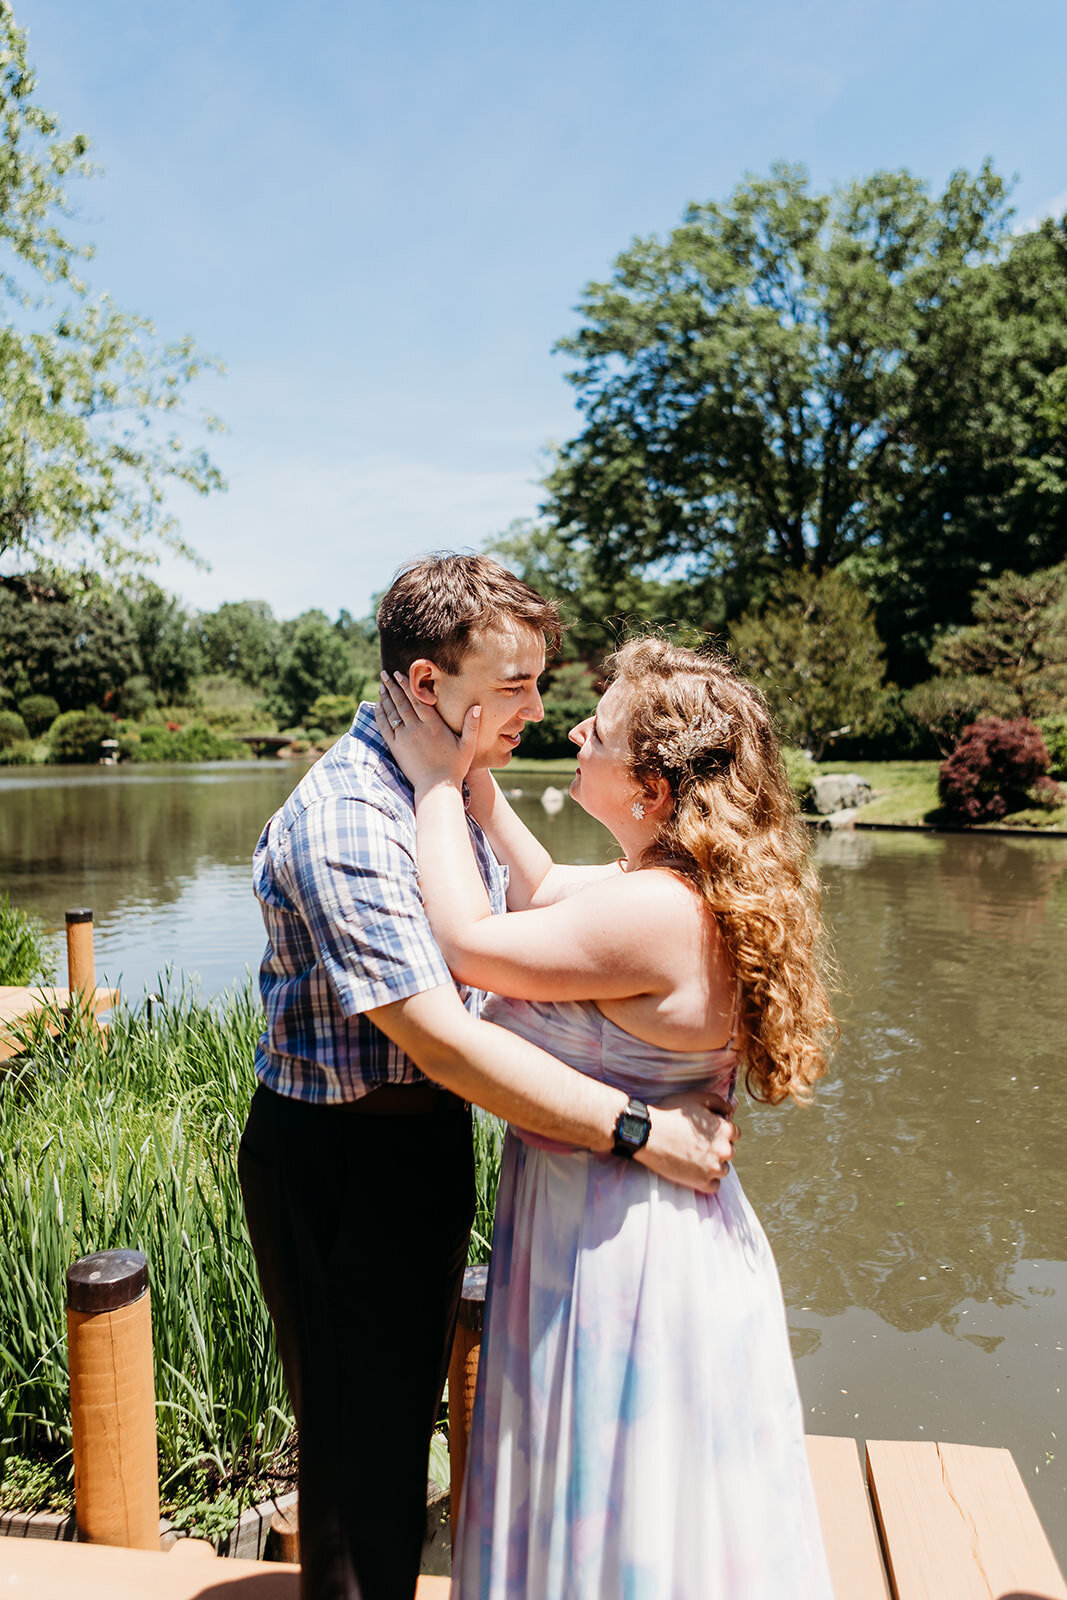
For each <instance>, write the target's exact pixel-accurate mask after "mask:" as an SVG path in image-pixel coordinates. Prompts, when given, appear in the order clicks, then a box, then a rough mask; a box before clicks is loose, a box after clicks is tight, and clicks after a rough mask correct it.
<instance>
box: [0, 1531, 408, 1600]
mask: <svg viewBox="0 0 1067 1600" xmlns="http://www.w3.org/2000/svg"><path fill="white" fill-rule="evenodd" d="M229 1588H232V1589H233V1597H234V1600H299V1596H300V1568H299V1567H289V1566H283V1565H282V1564H281V1563H279V1562H266V1561H218V1560H214V1559H212V1558H211V1557H210V1556H209V1555H207V1556H204V1557H200V1558H198V1557H197V1556H195V1555H192V1554H188V1555H187V1554H184V1553H183V1554H182V1555H179V1556H175V1555H172V1554H170V1553H167V1554H165V1555H156V1554H155V1552H154V1551H150V1550H116V1549H111V1548H109V1547H108V1546H106V1545H100V1544H58V1543H57V1544H53V1543H50V1542H45V1541H44V1540H37V1539H3V1538H0V1590H2V1592H3V1593H4V1594H5V1595H8V1594H10V1595H12V1596H16V1595H18V1596H23V1595H24V1596H26V1600H29V1597H30V1596H32V1600H225V1591H226V1590H227V1589H229ZM419 1600H422V1596H421V1595H420V1597H419Z"/></svg>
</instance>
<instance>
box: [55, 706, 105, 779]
mask: <svg viewBox="0 0 1067 1600" xmlns="http://www.w3.org/2000/svg"><path fill="white" fill-rule="evenodd" d="M114 737H115V724H114V722H113V721H112V719H111V718H110V717H109V716H107V715H105V713H104V712H103V711H101V710H100V709H99V707H97V706H90V707H89V709H88V711H64V712H63V714H62V716H59V717H57V718H56V720H55V721H54V722H53V724H52V726H51V727H50V728H49V730H48V746H49V756H50V759H51V760H52V761H53V762H55V763H56V764H57V765H62V764H63V763H65V762H74V763H78V764H86V763H92V762H94V761H99V760H100V755H101V751H100V745H101V741H102V740H104V739H114Z"/></svg>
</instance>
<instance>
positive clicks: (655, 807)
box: [642, 778, 671, 817]
mask: <svg viewBox="0 0 1067 1600" xmlns="http://www.w3.org/2000/svg"><path fill="white" fill-rule="evenodd" d="M642 793H643V795H644V804H645V814H646V815H647V816H659V817H665V816H666V815H667V812H668V811H669V810H670V809H671V786H670V784H669V783H668V782H667V780H666V778H649V779H648V781H647V782H646V783H645V784H644V786H643V789H642Z"/></svg>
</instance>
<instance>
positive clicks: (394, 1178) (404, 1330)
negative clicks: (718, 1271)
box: [238, 1087, 474, 1600]
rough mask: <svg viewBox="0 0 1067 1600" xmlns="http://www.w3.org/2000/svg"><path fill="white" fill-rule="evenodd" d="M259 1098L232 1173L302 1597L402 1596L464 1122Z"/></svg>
mask: <svg viewBox="0 0 1067 1600" xmlns="http://www.w3.org/2000/svg"><path fill="white" fill-rule="evenodd" d="M443 1105H444V1109H442V1110H438V1111H436V1112H434V1113H432V1114H426V1115H418V1116H365V1115H358V1114H353V1113H351V1112H348V1111H345V1110H344V1109H342V1108H336V1107H328V1106H313V1105H306V1104H303V1103H301V1102H299V1101H296V1100H292V1099H289V1098H287V1097H285V1096H281V1095H276V1094H272V1093H271V1092H270V1091H269V1090H267V1089H264V1088H262V1087H260V1088H259V1089H258V1090H257V1091H256V1094H255V1097H254V1099H253V1101H252V1108H251V1111H250V1113H249V1117H248V1123H247V1126H246V1127H245V1131H244V1136H243V1138H242V1140H241V1147H240V1153H239V1156H238V1171H239V1174H240V1179H241V1190H242V1193H243V1195H244V1202H245V1213H246V1216H247V1218H248V1230H249V1233H250V1235H251V1238H252V1247H253V1249H254V1251H255V1255H256V1264H257V1266H258V1268H259V1276H260V1282H261V1284H262V1286H263V1294H264V1297H265V1299H266V1301H267V1305H268V1307H269V1309H270V1314H271V1317H272V1318H273V1320H274V1328H275V1333H276V1335H277V1339H278V1348H279V1351H280V1353H281V1358H282V1365H283V1367H284V1369H285V1377H286V1382H287V1384H288V1387H289V1396H290V1399H291V1401H292V1404H293V1410H294V1413H295V1416H296V1422H297V1428H298V1430H299V1441H300V1476H299V1489H300V1554H301V1565H302V1568H303V1577H302V1582H301V1595H302V1597H303V1600H412V1596H413V1595H414V1593H415V1585H416V1582H417V1580H418V1571H419V1558H420V1554H421V1551H422V1543H423V1538H424V1534H425V1528H426V1461H427V1455H428V1452H429V1444H430V1436H431V1434H432V1432H433V1425H434V1420H435V1418H436V1415H437V1408H438V1405H439V1404H440V1398H441V1391H442V1389H443V1387H444V1381H445V1376H446V1374H447V1371H448V1355H449V1350H450V1348H451V1344H452V1336H453V1334H454V1332H455V1324H456V1313H457V1308H458V1305H459V1296H460V1291H461V1287H462V1281H463V1268H464V1265H465V1263H466V1259H467V1239H468V1235H469V1233H470V1226H471V1221H472V1219H473V1215H474V1161H473V1153H472V1149H471V1132H470V1113H469V1111H468V1110H467V1109H466V1108H465V1107H464V1106H463V1105H462V1104H461V1103H460V1102H459V1101H455V1100H451V1099H448V1100H446V1101H444V1102H443Z"/></svg>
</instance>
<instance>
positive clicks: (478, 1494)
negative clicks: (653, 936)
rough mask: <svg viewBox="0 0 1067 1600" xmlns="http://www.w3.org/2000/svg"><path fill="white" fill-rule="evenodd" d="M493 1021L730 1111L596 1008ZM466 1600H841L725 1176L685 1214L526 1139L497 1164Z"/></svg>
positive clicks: (771, 1272) (749, 1224)
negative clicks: (693, 1091)
mask: <svg viewBox="0 0 1067 1600" xmlns="http://www.w3.org/2000/svg"><path fill="white" fill-rule="evenodd" d="M486 1015H487V1016H488V1017H489V1018H491V1020H493V1021H494V1022H497V1023H500V1024H502V1025H503V1026H505V1027H507V1028H510V1029H511V1030H512V1031H513V1032H515V1033H519V1034H521V1035H522V1036H523V1037H524V1038H527V1039H529V1040H531V1041H532V1042H534V1043H536V1044H539V1045H542V1046H543V1047H544V1048H545V1049H546V1050H549V1051H551V1052H552V1054H554V1055H557V1056H558V1057H559V1058H560V1059H561V1060H563V1061H567V1062H569V1063H570V1064H571V1065H572V1066H574V1067H576V1068H578V1069H579V1070H580V1071H582V1072H585V1073H588V1074H589V1075H590V1076H592V1077H596V1078H600V1079H603V1080H604V1081H606V1082H609V1083H611V1084H613V1085H615V1086H617V1087H619V1088H622V1089H625V1090H626V1091H627V1092H628V1093H630V1094H635V1095H637V1096H639V1097H640V1098H642V1099H644V1100H647V1101H649V1102H651V1103H655V1101H657V1100H662V1099H665V1098H666V1097H667V1096H669V1095H671V1094H674V1093H677V1092H678V1091H679V1090H681V1089H685V1088H692V1087H694V1086H697V1085H704V1084H707V1085H711V1086H712V1087H715V1088H717V1089H718V1090H719V1092H720V1093H728V1092H729V1091H730V1089H731V1088H732V1085H733V1080H734V1076H735V1073H736V1066H737V1057H736V1055H735V1053H734V1052H733V1051H732V1049H729V1048H728V1049H725V1050H719V1051H715V1052H712V1053H710V1054H709V1053H708V1052H701V1053H690V1052H675V1051H664V1050H661V1049H658V1048H656V1047H655V1046H652V1045H649V1044H645V1043H644V1042H643V1041H641V1040H639V1039H636V1038H634V1037H633V1036H632V1035H631V1034H628V1033H625V1032H624V1031H623V1030H622V1029H621V1028H619V1027H617V1026H616V1025H615V1024H614V1023H612V1022H610V1021H609V1020H608V1019H607V1018H606V1017H604V1016H603V1015H602V1014H601V1013H600V1012H599V1011H598V1010H597V1008H596V1007H595V1006H594V1005H592V1004H591V1003H587V1002H566V1003H553V1004H550V1003H544V1002H536V1003H534V1002H528V1001H515V1000H501V999H494V1000H492V1001H491V1002H490V1003H489V1006H488V1008H487V1011H486ZM452 1592H453V1595H454V1596H455V1597H457V1600H475V1597H478V1600H832V1590H831V1587H830V1579H829V1575H828V1573H827V1568H826V1559H825V1555H824V1552H823V1547H822V1539H821V1535H820V1531H819V1521H818V1514H817V1511H816V1507H815V1500H814V1495H813V1491H812V1486H811V1479H810V1476H809V1473H808V1464H807V1457H806V1453H805V1447H804V1431H803V1420H802V1416H801V1410H800V1402H799V1399H798V1396H797V1387H796V1378H795V1374H794V1371H793V1361H792V1356H791V1353H790V1348H789V1335H788V1330H787V1327H786V1319H785V1310H784V1307H783V1304H782V1295H781V1290H780V1288H779V1284H778V1273H777V1270H776V1268H775V1264H774V1257H773V1256H772V1254H771V1250H770V1246H769V1244H768V1243H767V1239H766V1236H765V1234H764V1232H763V1230H762V1228H761V1227H760V1225H759V1222H758V1221H757V1219H756V1216H755V1213H754V1212H753V1210H752V1208H751V1206H750V1205H749V1204H748V1201H747V1200H746V1199H745V1196H744V1193H743V1192H742V1189H741V1185H740V1182H739V1181H738V1179H737V1176H736V1174H734V1173H733V1172H732V1171H731V1173H730V1174H729V1175H728V1177H727V1178H726V1179H725V1180H724V1182H723V1183H722V1184H721V1185H720V1187H719V1191H718V1193H717V1194H716V1195H714V1196H706V1195H698V1194H694V1193H692V1192H691V1191H690V1190H687V1189H681V1188H679V1187H678V1186H677V1185H676V1184H672V1183H669V1182H667V1181H665V1180H663V1179H660V1178H657V1177H656V1176H655V1175H654V1174H652V1173H650V1172H649V1171H648V1170H647V1169H646V1168H645V1167H643V1166H641V1165H640V1164H639V1163H636V1162H632V1161H624V1160H620V1159H619V1158H618V1157H617V1156H594V1155H591V1154H589V1153H588V1152H587V1151H581V1150H573V1149H571V1148H569V1147H566V1146H558V1145H549V1144H547V1143H546V1142H544V1141H540V1140H535V1139H534V1138H533V1137H532V1136H530V1135H525V1134H520V1133H519V1132H517V1131H516V1130H512V1131H510V1132H509V1133H508V1136H507V1140H506V1143H505V1150H504V1161H503V1169H502V1173H501V1180H500V1191H499V1197H498V1200H497V1211H496V1225H495V1229H494V1233H493V1257H492V1264H491V1267H490V1274H489V1298H488V1304H487V1309H486V1321H485V1334H484V1340H483V1344H482V1354H481V1367H480V1371H479V1377H478V1393H477V1399H476V1403H475V1409H474V1419H473V1426H472V1433H471V1440H470V1448H469V1454H468V1459H467V1476H466V1481H465V1485H464V1491H463V1509H462V1514H461V1517H460V1527H459V1533H458V1538H457V1544H456V1553H455V1560H454V1563H453V1590H452Z"/></svg>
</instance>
